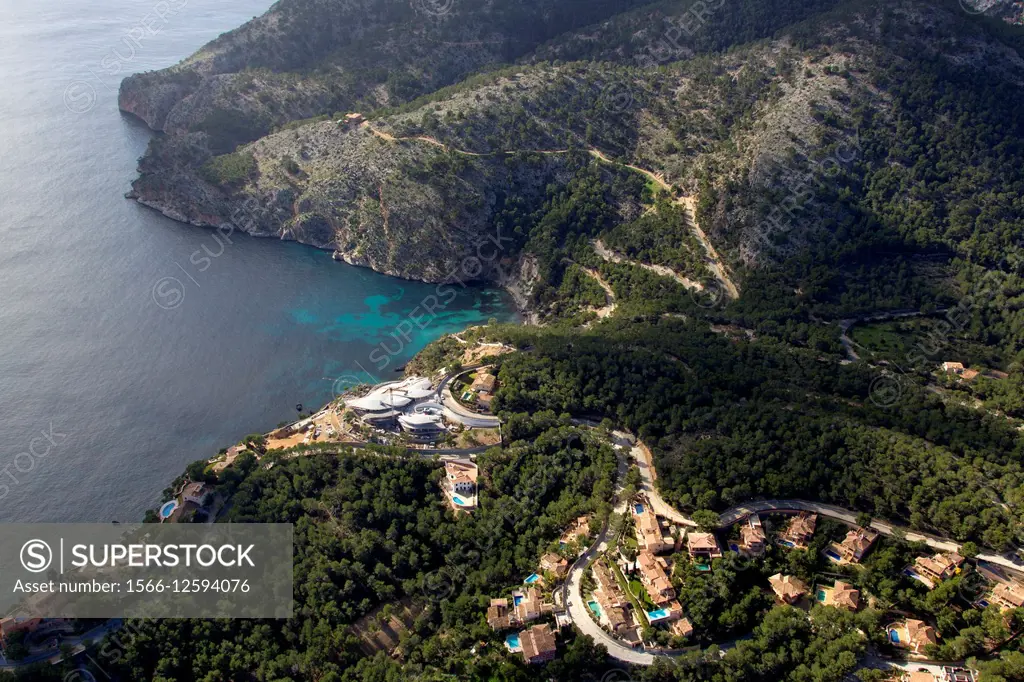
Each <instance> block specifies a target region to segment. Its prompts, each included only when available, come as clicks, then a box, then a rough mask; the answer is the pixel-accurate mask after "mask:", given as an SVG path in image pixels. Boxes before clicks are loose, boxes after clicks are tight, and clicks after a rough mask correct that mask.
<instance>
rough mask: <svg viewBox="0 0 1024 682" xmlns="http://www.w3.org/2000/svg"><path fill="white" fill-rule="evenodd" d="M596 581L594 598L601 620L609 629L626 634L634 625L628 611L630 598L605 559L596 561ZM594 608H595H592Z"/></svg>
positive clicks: (594, 565) (594, 566)
mask: <svg viewBox="0 0 1024 682" xmlns="http://www.w3.org/2000/svg"><path fill="white" fill-rule="evenodd" d="M593 568H594V582H595V583H597V589H595V590H594V599H595V600H596V601H597V604H598V610H597V613H598V614H599V620H601V621H603V622H604V623H605V625H607V626H608V627H609V629H610V630H611V631H612V632H613V633H616V634H619V635H622V634H625V633H626V632H627V631H628V630H630V629H633V630H634V631H635V627H633V628H631V626H632V619H631V618H630V617H629V616H628V615H627V613H626V607H627V605H628V604H629V599H628V597H626V595H625V594H624V593H623V592H622V590H621V589H620V588H619V584H618V582H617V581H616V580H615V577H614V576H613V575H612V574H611V571H610V570H609V568H608V567H607V566H605V564H604V562H603V561H595V562H594V564H593ZM592 610H593V609H592Z"/></svg>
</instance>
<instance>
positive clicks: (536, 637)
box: [519, 624, 557, 665]
mask: <svg viewBox="0 0 1024 682" xmlns="http://www.w3.org/2000/svg"><path fill="white" fill-rule="evenodd" d="M519 642H520V644H521V646H522V648H523V659H524V660H525V661H526V662H527V663H529V664H531V665H533V664H537V663H546V662H547V661H550V660H552V659H554V657H555V653H556V652H557V648H556V646H555V632H554V630H552V629H551V627H550V626H549V625H547V624H545V625H534V626H533V627H532V628H529V629H527V630H523V631H522V632H520V633H519Z"/></svg>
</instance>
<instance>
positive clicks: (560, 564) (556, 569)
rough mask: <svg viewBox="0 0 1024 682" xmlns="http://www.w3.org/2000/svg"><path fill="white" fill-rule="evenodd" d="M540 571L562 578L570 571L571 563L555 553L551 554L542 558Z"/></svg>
mask: <svg viewBox="0 0 1024 682" xmlns="http://www.w3.org/2000/svg"><path fill="white" fill-rule="evenodd" d="M540 570H542V571H544V572H545V573H553V574H554V575H555V577H556V578H561V577H563V576H565V574H566V573H567V572H568V571H569V562H568V561H567V560H566V559H564V558H562V557H560V556H558V555H557V554H555V553H554V552H549V553H547V554H545V555H544V556H542V557H541V558H540Z"/></svg>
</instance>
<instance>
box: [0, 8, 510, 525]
mask: <svg viewBox="0 0 1024 682" xmlns="http://www.w3.org/2000/svg"><path fill="white" fill-rule="evenodd" d="M269 6H270V3H269V2H266V1H265V0H264V1H261V2H252V1H246V0H202V1H201V2H200V1H199V0H152V1H151V0H134V1H129V0H97V1H95V2H83V1H82V0H31V1H29V0H0V76H2V78H3V84H4V95H3V96H2V97H0V424H2V426H3V428H2V431H0V522H72V521H74V522H86V521H89V522H108V521H122V522H124V521H138V520H141V518H142V516H143V514H144V512H145V510H146V509H149V508H154V507H156V506H157V505H158V504H159V503H160V502H161V501H162V495H161V492H162V491H163V490H164V489H165V488H166V486H167V485H168V484H169V483H170V482H171V481H172V480H173V479H174V477H175V476H177V475H178V474H180V473H181V472H182V471H183V469H184V467H185V466H186V465H187V464H188V463H189V462H192V461H195V460H197V459H202V458H207V457H211V456H213V455H214V454H216V453H217V451H218V450H219V449H220V448H223V447H226V446H228V445H231V444H233V443H234V442H236V441H237V440H238V439H239V438H240V437H241V436H243V435H245V434H248V433H252V432H254V431H261V432H262V431H267V430H269V429H271V428H273V427H275V426H276V425H277V424H279V423H281V422H284V421H290V420H292V419H294V418H295V417H296V416H297V414H298V406H299V405H302V406H303V409H305V410H308V409H310V408H315V407H318V406H320V405H322V404H323V403H325V402H326V401H327V400H329V399H330V398H331V397H332V396H333V395H334V394H335V393H336V392H337V391H339V390H342V389H344V388H345V387H346V386H347V385H349V384H351V383H353V382H360V381H366V382H375V381H380V380H386V379H391V378H395V377H397V376H398V374H397V373H396V372H395V370H396V369H398V368H400V367H401V366H402V365H404V364H405V362H407V361H408V359H409V358H410V357H411V356H412V355H413V354H415V353H416V352H417V351H419V350H420V349H421V348H423V346H424V345H426V344H427V343H429V342H430V341H432V340H434V339H436V338H438V337H440V336H441V335H443V334H446V333H450V332H453V331H457V330H460V329H462V328H464V327H466V326H468V325H471V324H474V323H478V322H481V321H487V320H489V319H491V318H496V319H498V320H502V321H508V320H515V319H516V313H515V310H514V306H513V304H512V301H511V300H510V299H509V298H508V297H507V296H506V295H505V294H504V293H503V292H501V291H498V290H494V289H483V288H471V287H462V286H458V285H456V286H455V287H454V289H455V291H456V293H457V295H456V296H455V297H454V299H452V300H451V302H450V303H449V304H448V305H447V306H445V307H444V308H443V309H439V310H436V311H435V313H434V315H435V316H434V317H433V318H429V317H428V318H424V317H423V315H422V309H418V306H419V305H420V303H421V302H423V301H424V300H430V301H431V302H432V301H433V299H430V298H429V297H430V296H431V295H432V294H434V293H435V288H436V287H435V285H430V284H424V283H418V282H410V281H404V280H400V279H396V278H393V277H388V276H385V275H380V274H377V273H374V272H371V271H370V270H367V269H364V268H358V267H354V266H349V265H346V264H343V263H339V262H335V261H333V260H332V259H331V256H330V253H328V252H326V251H321V250H317V249H313V248H310V247H305V246H301V245H298V244H294V243H289V242H281V241H278V240H274V239H256V238H250V237H247V236H244V235H240V234H237V233H236V234H233V235H229V236H227V237H226V238H225V237H224V236H223V235H218V234H217V233H215V232H213V231H210V230H206V229H202V228H196V227H191V226H188V225H183V224H180V223H176V222H174V221H172V220H170V219H168V218H165V217H163V216H162V215H160V214H159V213H156V212H155V211H152V210H150V209H147V208H145V207H143V206H140V205H139V204H137V203H135V202H133V201H130V200H127V199H125V198H124V193H125V192H126V191H128V189H129V186H130V182H131V180H132V179H133V178H134V177H135V174H136V165H137V160H138V158H139V157H140V156H141V155H142V153H143V152H144V151H145V148H146V145H147V143H148V141H149V140H150V138H151V137H152V135H153V134H154V133H152V132H151V131H150V130H148V128H147V127H146V126H145V125H144V124H142V123H141V122H140V121H138V120H135V119H133V118H131V117H129V116H127V115H124V114H121V113H120V112H119V110H118V108H117V88H118V84H119V83H120V81H121V79H122V78H124V77H125V76H127V75H129V74H130V73H134V72H140V71H148V70H152V69H158V68H163V67H166V66H170V65H172V64H174V63H176V62H177V61H179V60H181V59H182V58H184V57H187V56H188V55H189V54H191V53H192V52H194V51H195V50H196V49H198V48H200V47H201V46H202V45H204V44H205V43H206V42H208V41H210V40H211V39H213V38H215V37H216V36H218V35H219V34H221V33H223V32H225V31H228V30H230V29H232V28H235V27H237V26H239V25H241V24H242V23H244V22H245V21H247V20H248V19H250V18H252V17H254V16H256V15H259V14H261V13H263V12H264V11H266V9H268V7H269ZM449 299H451V296H450V295H449V294H447V293H446V295H445V296H444V297H441V300H443V301H444V300H449ZM410 316H412V317H414V318H415V322H416V323H415V324H410V323H409V320H410ZM375 350H376V352H375ZM382 357H386V358H387V361H388V362H387V365H386V366H384V367H381V365H382V364H383V361H382ZM371 358H372V359H371Z"/></svg>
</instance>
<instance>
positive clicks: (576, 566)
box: [562, 431, 655, 665]
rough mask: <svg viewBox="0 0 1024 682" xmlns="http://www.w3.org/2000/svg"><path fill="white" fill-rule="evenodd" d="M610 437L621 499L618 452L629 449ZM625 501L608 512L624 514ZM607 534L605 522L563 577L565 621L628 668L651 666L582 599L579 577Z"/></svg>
mask: <svg viewBox="0 0 1024 682" xmlns="http://www.w3.org/2000/svg"><path fill="white" fill-rule="evenodd" d="M613 437H614V443H615V446H616V451H617V452H618V453H620V455H619V471H618V480H617V481H616V485H615V495H616V497H621V493H622V487H623V484H624V482H625V479H626V471H627V470H628V469H629V461H628V459H627V458H626V457H624V456H622V455H621V453H622V452H623V451H624V449H625V448H628V447H629V445H630V443H629V441H628V440H626V438H625V434H624V433H622V432H621V431H615V432H613ZM628 502H629V500H626V499H620V500H619V501H618V503H617V504H616V506H615V509H613V510H612V513H614V514H624V513H626V505H627V503H628ZM608 534H609V528H608V524H607V523H605V524H604V527H603V528H601V532H600V533H598V535H597V539H596V540H594V544H593V545H591V546H590V548H589V549H588V550H587V551H586V552H584V553H583V554H582V555H581V556H580V558H579V559H577V560H576V562H575V563H573V565H572V567H570V569H569V574H568V575H567V576H566V579H565V583H564V584H563V586H562V603H563V604H565V605H566V609H567V610H568V612H569V618H571V619H572V622H573V624H574V625H575V626H576V628H577V629H578V630H579V631H580V632H581V633H583V634H584V635H590V637H591V638H593V640H594V641H595V642H596V643H598V644H603V645H604V647H605V649H607V650H608V655H609V656H611V657H612V658H614V659H615V660H617V661H621V662H623V663H629V664H632V665H652V664H653V663H654V659H655V656H654V654H649V653H646V652H643V651H636V650H635V649H633V648H632V647H629V646H626V645H625V644H623V643H622V642H621V641H619V640H618V639H616V638H614V637H612V636H611V635H610V634H608V633H607V632H605V631H604V629H603V628H602V627H601V626H600V625H598V624H597V623H596V622H595V621H594V619H593V618H591V617H590V613H589V607H588V606H587V600H586V599H584V598H583V576H584V574H585V573H586V572H587V568H588V567H589V566H590V564H591V562H592V561H593V560H594V558H595V557H598V556H600V555H601V554H602V553H603V552H605V551H606V550H607V549H608Z"/></svg>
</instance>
